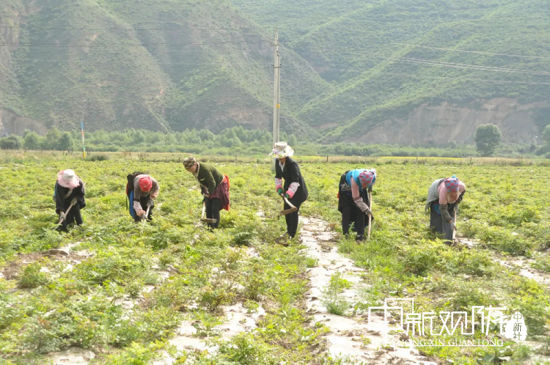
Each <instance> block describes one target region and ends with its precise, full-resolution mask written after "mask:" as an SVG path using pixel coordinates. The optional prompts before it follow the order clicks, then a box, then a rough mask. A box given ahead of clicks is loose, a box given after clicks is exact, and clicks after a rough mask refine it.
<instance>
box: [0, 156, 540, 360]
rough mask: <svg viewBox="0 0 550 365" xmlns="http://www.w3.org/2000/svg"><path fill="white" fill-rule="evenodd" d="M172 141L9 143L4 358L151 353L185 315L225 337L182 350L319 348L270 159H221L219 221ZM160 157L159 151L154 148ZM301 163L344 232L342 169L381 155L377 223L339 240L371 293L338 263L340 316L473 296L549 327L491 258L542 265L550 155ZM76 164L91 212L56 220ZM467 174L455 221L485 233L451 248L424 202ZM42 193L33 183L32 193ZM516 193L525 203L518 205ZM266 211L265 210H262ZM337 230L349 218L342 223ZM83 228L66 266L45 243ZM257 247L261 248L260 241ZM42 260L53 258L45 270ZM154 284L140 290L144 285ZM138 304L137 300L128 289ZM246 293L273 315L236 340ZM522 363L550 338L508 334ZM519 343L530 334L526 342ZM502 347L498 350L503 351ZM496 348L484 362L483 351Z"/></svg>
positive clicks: (0, 290)
mask: <svg viewBox="0 0 550 365" xmlns="http://www.w3.org/2000/svg"><path fill="white" fill-rule="evenodd" d="M179 157H180V156H177V155H164V154H159V155H154V154H153V155H147V156H146V159H145V160H140V159H139V158H137V156H134V157H132V156H128V155H116V154H110V155H109V158H108V159H106V160H102V161H82V160H79V159H77V158H75V157H73V156H71V155H69V156H64V157H59V156H58V155H55V154H52V155H51V156H50V155H49V154H44V155H42V156H33V155H31V154H25V155H21V156H7V157H2V158H1V159H0V167H2V168H0V178H1V179H2V181H5V182H6V183H5V184H3V186H2V187H0V193H1V194H2V195H3V196H4V197H6V204H7V205H6V206H9V207H17V209H4V210H2V211H0V223H2V224H1V227H2V228H0V272H4V270H6V269H7V268H8V267H10V265H11V264H13V263H16V262H18V257H20V256H19V255H20V254H32V255H35V256H36V257H37V259H36V260H35V261H34V262H31V263H25V264H24V265H21V267H20V268H19V270H18V271H17V275H15V276H14V277H13V278H10V279H7V278H6V277H0V349H1V351H0V353H1V354H2V355H0V358H2V359H3V360H4V361H6V362H8V363H9V362H12V363H33V362H34V363H40V362H43V361H46V359H47V356H48V355H47V354H48V353H50V352H52V351H62V350H66V349H68V348H70V347H73V346H75V347H79V348H83V349H90V350H92V351H94V353H96V355H97V359H96V360H94V361H95V362H97V363H117V362H119V363H120V362H122V363H124V362H134V363H140V362H141V363H147V362H150V361H151V359H153V358H154V357H155V356H156V355H157V354H158V353H159V352H161V349H164V350H166V349H167V350H169V346H167V342H166V340H168V339H169V338H171V337H172V336H173V335H174V333H175V332H176V328H177V327H178V324H179V323H180V321H182V320H183V319H184V318H194V320H195V321H196V327H197V329H198V330H199V334H200V336H208V338H209V339H212V340H214V341H215V342H217V343H218V344H219V348H220V351H219V352H218V353H217V354H204V353H186V354H179V356H180V359H179V360H180V361H183V360H184V359H185V358H187V359H188V361H190V362H193V361H194V362H209V361H213V362H241V363H279V362H287V363H312V362H316V361H322V359H324V357H323V356H325V355H324V353H323V351H322V349H323V345H322V335H323V334H324V331H325V329H324V328H323V327H322V326H321V325H316V324H311V323H310V318H309V316H308V315H307V313H305V309H304V297H305V293H306V291H307V287H308V281H307V276H306V270H307V268H310V267H313V266H315V265H316V264H317V263H316V261H315V260H313V259H311V258H306V257H304V256H303V253H302V251H301V249H300V246H299V245H290V246H289V247H282V246H280V245H277V244H275V239H276V237H278V236H279V235H280V234H281V233H282V232H283V231H284V221H283V220H276V219H274V218H273V216H272V215H271V214H270V212H277V211H278V210H280V201H279V200H278V199H277V198H276V196H275V193H274V192H273V188H274V187H273V174H272V172H271V170H270V161H269V159H265V160H257V159H250V160H243V161H237V162H234V161H224V160H220V161H215V162H214V164H215V165H216V166H217V167H218V168H219V170H220V171H221V172H223V173H225V174H227V175H229V176H230V178H231V180H232V190H231V198H232V208H231V210H230V211H229V212H226V211H224V212H222V221H221V225H222V229H219V230H215V231H209V230H208V229H206V228H205V227H204V226H202V225H200V224H198V218H199V217H200V210H201V204H200V201H201V196H200V193H199V190H198V188H197V183H196V181H195V180H194V178H193V177H192V176H191V175H190V174H189V173H187V172H186V171H184V169H183V167H182V166H181V164H179V163H178V161H177V160H178V158H179ZM147 158H148V159H150V160H147ZM297 160H298V161H299V162H300V163H301V169H302V173H303V174H304V176H305V179H306V183H307V185H308V189H309V191H310V197H309V199H308V201H307V202H306V203H305V204H304V205H303V206H302V209H301V212H302V214H304V215H309V216H320V217H322V218H324V219H325V220H327V221H328V222H329V224H330V225H331V226H333V227H335V229H336V230H337V231H340V228H339V226H340V223H339V222H340V215H339V213H338V211H337V210H336V205H337V199H336V192H337V184H338V178H339V175H340V173H341V172H343V171H345V170H347V169H350V168H353V167H360V166H365V167H376V168H377V171H378V179H377V182H376V185H375V187H374V191H373V211H374V213H375V216H376V221H375V223H374V227H373V230H372V236H371V239H370V240H369V241H368V243H367V244H364V245H357V244H355V242H352V240H345V239H342V240H341V241H340V242H339V248H340V251H341V252H343V253H345V254H346V255H349V256H350V257H351V258H352V259H353V260H354V261H355V264H356V265H358V266H361V267H363V268H365V269H366V271H367V275H366V278H365V280H366V282H367V284H369V286H368V289H367V291H366V292H365V293H363V294H364V295H363V297H364V298H366V299H365V301H362V302H361V303H343V302H341V301H339V299H338V294H339V293H341V292H342V291H343V290H345V289H346V288H347V287H349V282H347V281H346V280H344V279H343V278H342V277H341V276H340V275H338V274H334V275H333V277H332V278H331V281H330V285H329V287H328V288H327V291H326V299H328V300H327V303H328V306H329V307H330V308H329V310H330V311H331V313H335V314H345V312H346V310H347V309H348V308H349V307H351V306H352V305H353V307H354V308H355V309H361V308H366V307H368V306H370V305H380V304H381V302H382V301H383V299H384V298H389V297H414V298H415V299H416V303H417V304H418V308H419V310H426V311H427V310H459V309H466V308H469V307H470V306H472V305H493V306H497V305H499V306H506V307H508V308H510V310H519V311H520V312H521V313H522V314H523V315H524V316H525V318H526V321H527V326H528V328H529V336H530V337H529V339H531V340H540V339H541V338H544V336H545V333H546V331H547V328H548V321H549V319H550V313H549V307H548V302H549V300H550V294H549V292H548V289H547V288H545V287H543V286H541V285H540V284H537V283H536V282H534V281H532V280H528V279H525V278H523V277H521V276H520V275H519V274H518V272H514V271H512V270H508V269H505V268H503V267H502V266H500V265H499V264H498V263H496V262H495V260H494V256H495V255H496V254H498V255H501V254H508V255H517V256H526V257H528V256H534V257H536V260H535V263H534V267H535V268H536V269H539V270H541V271H545V269H547V267H548V265H547V262H546V260H545V259H544V254H539V252H541V253H542V252H544V250H546V249H547V248H548V246H547V245H548V243H547V242H548V228H547V227H546V225H544V224H543V222H546V221H548V220H549V218H550V211H549V210H548V208H547V206H546V202H545V197H546V196H548V193H549V191H548V187H547V185H545V184H541V183H540V181H545V180H546V179H547V178H548V177H549V176H550V167H549V166H546V165H533V164H531V162H530V161H524V162H523V163H522V164H520V165H517V166H516V165H505V164H504V163H503V162H498V161H497V163H495V161H494V160H493V161H491V160H480V161H471V160H460V159H448V160H442V159H421V160H414V159H413V160H411V159H400V158H382V159H369V160H368V164H366V162H365V160H361V159H359V160H351V159H350V160H346V161H335V162H329V163H326V162H324V161H325V160H324V159H321V158H314V157H311V158H307V159H304V161H307V162H302V160H301V158H299V157H298V158H297ZM67 167H71V168H74V169H75V171H76V172H77V174H78V175H79V176H81V177H82V179H83V180H84V181H85V182H86V184H87V207H86V208H85V209H83V211H82V213H83V218H84V224H83V226H82V227H80V228H75V229H72V230H70V232H69V233H66V234H60V233H58V232H56V231H54V229H53V228H54V227H55V222H56V217H55V214H54V205H53V201H52V198H51V195H52V190H53V182H54V180H55V176H56V172H57V171H58V170H60V169H63V168H67ZM134 170H146V171H148V172H149V173H151V174H152V175H153V176H154V177H155V178H157V180H158V181H159V183H160V186H161V191H160V195H159V198H158V202H157V205H156V208H155V212H154V220H153V222H152V223H150V224H139V225H137V224H134V223H133V221H132V219H131V218H130V216H129V215H128V214H127V212H126V211H125V197H124V186H125V182H126V174H127V173H128V172H129V171H130V172H131V171H134ZM451 174H456V175H457V176H459V177H460V178H461V179H462V180H463V181H464V182H465V183H466V185H467V193H466V195H465V197H464V201H463V203H462V204H461V207H460V212H459V215H458V223H457V225H458V229H459V233H461V234H465V235H466V236H467V237H469V238H471V239H477V240H479V241H480V242H481V243H480V245H479V246H478V247H476V248H474V249H470V250H468V249H462V250H461V249H459V248H453V247H448V246H446V245H444V244H443V243H442V242H441V241H440V240H438V239H437V238H435V237H433V236H432V235H431V234H430V232H429V230H428V229H427V227H426V226H427V222H428V216H427V215H426V214H425V213H424V210H423V201H424V199H425V195H426V193H427V188H428V187H429V185H430V183H431V182H432V181H433V180H435V178H438V177H441V176H447V175H451ZM29 191H32V194H29V193H28V192H29ZM510 206H512V207H514V208H513V209H511V208H510ZM259 211H261V212H263V213H264V216H265V218H261V217H260V216H259V215H258V214H257V213H258V212H259ZM340 233H341V232H340ZM75 242H80V244H79V246H78V247H76V248H75V249H76V253H78V250H86V251H87V252H89V253H90V254H91V255H90V256H85V257H83V258H82V260H81V261H79V262H78V263H76V264H75V265H74V267H73V268H72V269H71V270H64V269H65V268H67V267H68V266H67V265H66V262H64V261H63V260H64V259H63V258H57V259H53V258H50V259H49V260H46V259H41V257H42V254H41V252H43V251H45V250H48V249H50V248H55V247H61V246H66V245H68V244H70V243H75ZM251 252H252V253H253V254H251ZM46 269H47V270H46ZM150 284H153V285H155V288H154V290H152V291H150V292H146V291H144V288H145V286H146V285H150ZM128 301H129V302H131V303H133V304H132V306H131V307H127V306H125V305H124V303H125V302H128ZM239 302H240V303H246V306H247V307H248V308H255V307H258V306H260V305H261V306H262V307H263V308H264V309H265V310H266V315H265V316H264V317H263V318H262V320H261V321H260V322H259V323H258V328H257V329H256V330H254V331H252V332H250V333H247V334H241V335H238V336H236V337H234V338H232V339H225V338H222V337H221V336H220V334H219V333H217V332H216V331H215V327H216V324H218V323H220V322H222V321H223V317H222V308H223V307H224V306H226V305H233V304H236V303H239ZM506 346H507V348H508V350H506V351H507V352H505V353H504V352H503V353H499V354H497V355H498V356H500V357H502V356H504V357H505V356H512V357H513V358H514V359H517V360H518V361H523V360H520V359H524V358H527V357H530V358H535V357H536V356H539V355H541V351H544V350H539V349H536V348H532V347H530V346H529V350H527V349H526V348H525V346H528V345H516V344H513V343H511V342H506ZM522 346H523V347H522ZM425 351H426V352H427V353H428V354H430V355H432V356H435V357H439V358H441V359H447V360H453V361H455V362H458V363H474V362H475V361H477V360H476V359H480V361H486V360H484V359H489V355H491V354H490V353H489V351H485V350H483V349H475V350H473V349H468V348H466V349H458V348H450V347H442V348H430V349H426V350H425ZM498 356H497V357H498ZM487 361H489V360H487Z"/></svg>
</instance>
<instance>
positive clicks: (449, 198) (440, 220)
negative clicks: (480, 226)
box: [426, 175, 466, 244]
mask: <svg viewBox="0 0 550 365" xmlns="http://www.w3.org/2000/svg"><path fill="white" fill-rule="evenodd" d="M465 192H466V185H464V183H463V182H462V181H460V180H459V179H458V178H457V177H456V176H454V175H453V176H451V177H448V178H441V179H437V180H435V181H434V182H433V183H432V185H431V186H430V188H429V189H428V199H427V202H426V210H428V209H429V210H430V228H431V229H432V231H434V232H437V233H439V234H441V235H442V236H443V238H444V239H445V243H447V244H451V243H452V242H453V240H454V233H455V231H456V212H457V210H458V204H459V203H460V202H461V201H462V197H463V196H464V193H465Z"/></svg>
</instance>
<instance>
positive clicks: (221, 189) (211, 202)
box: [183, 157, 229, 228]
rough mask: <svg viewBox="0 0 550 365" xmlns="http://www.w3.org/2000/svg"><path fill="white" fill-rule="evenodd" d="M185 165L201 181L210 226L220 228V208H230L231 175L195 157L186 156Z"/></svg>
mask: <svg viewBox="0 0 550 365" xmlns="http://www.w3.org/2000/svg"><path fill="white" fill-rule="evenodd" d="M183 166H184V167H185V169H186V170H187V171H189V172H190V173H192V174H193V176H195V177H196V178H197V180H198V181H199V184H200V186H201V192H202V195H203V197H204V199H203V203H204V207H205V211H206V221H207V222H208V226H209V227H210V228H218V226H219V224H220V210H221V209H222V208H223V209H225V210H229V177H227V175H222V174H221V173H220V172H219V171H218V170H216V168H215V167H214V166H211V165H209V164H205V163H203V162H200V163H199V162H198V161H197V160H196V159H195V158H194V157H187V158H185V159H184V160H183Z"/></svg>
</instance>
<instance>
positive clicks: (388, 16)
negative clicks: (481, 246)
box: [0, 0, 550, 145]
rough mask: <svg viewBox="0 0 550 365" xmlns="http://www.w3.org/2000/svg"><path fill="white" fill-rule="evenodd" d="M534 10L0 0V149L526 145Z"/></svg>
mask: <svg viewBox="0 0 550 365" xmlns="http://www.w3.org/2000/svg"><path fill="white" fill-rule="evenodd" d="M545 3H546V2H545V1H540V0H521V1H511V0H487V1H484V2H474V1H458V0H447V1H438V2H433V1H429V0H415V1H413V0H396V1H391V2H388V1H360V0H342V1H340V2H333V1H328V0H316V1H314V0H296V1H292V2H291V1H282V0H277V1H276V0H266V1H262V2H250V1H246V0H214V1H208V2H206V1H193V0H179V1H177V0H160V1H156V2H143V1H130V0H116V1H115V0H72V1H69V0H41V1H40V2H37V1H32V0H4V1H3V2H2V3H0V134H9V133H22V132H23V131H24V130H25V129H34V130H38V131H42V132H44V131H45V130H47V128H50V127H52V126H57V127H59V128H61V129H66V130H71V129H73V130H74V129H76V128H78V126H79V124H80V121H81V120H84V121H85V122H86V127H87V128H88V129H91V130H97V129H107V130H123V129H127V128H145V129H151V130H160V131H170V130H172V131H179V130H184V129H186V128H208V129H210V130H212V131H214V132H219V131H221V130H223V129H224V128H227V127H232V126H235V125H243V126H245V127H249V128H259V129H264V130H270V129H271V122H272V108H273V106H272V105H273V104H272V103H273V102H272V98H273V96H272V94H273V45H272V38H273V33H274V30H275V29H277V31H278V32H279V35H280V43H281V50H280V54H281V61H282V69H281V98H282V102H281V105H282V108H281V113H282V116H281V127H282V128H283V129H284V130H285V131H287V132H289V133H293V134H295V135H296V136H298V137H300V138H306V139H310V140H317V141H329V142H333V141H358V142H389V143H401V144H434V143H435V144H440V145H444V144H446V143H448V142H453V141H454V142H459V143H461V142H471V140H472V136H473V132H474V130H475V128H476V127H477V125H479V124H482V123H495V124H497V125H499V127H500V128H501V130H502V132H503V136H504V138H505V140H508V141H518V142H531V141H533V139H534V138H535V136H536V135H537V134H540V131H541V129H542V128H543V127H544V126H545V125H546V124H547V123H550V117H548V115H549V113H548V111H550V98H549V96H550V48H548V47H547V46H546V45H548V44H550V42H549V41H550V7H549V6H547V5H548V4H545Z"/></svg>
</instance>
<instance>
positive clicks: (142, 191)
mask: <svg viewBox="0 0 550 365" xmlns="http://www.w3.org/2000/svg"><path fill="white" fill-rule="evenodd" d="M130 194H131V199H130V214H131V215H132V217H134V220H135V221H136V222H139V221H141V220H142V219H147V220H151V219H153V217H152V216H153V207H154V206H155V203H154V199H156V198H157V196H158V195H159V184H158V182H157V180H155V179H153V178H152V177H151V176H149V175H147V174H140V175H137V176H136V177H135V178H134V189H133V191H132V192H131V193H130ZM132 211H133V214H132Z"/></svg>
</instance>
